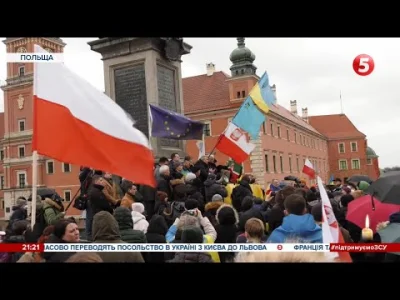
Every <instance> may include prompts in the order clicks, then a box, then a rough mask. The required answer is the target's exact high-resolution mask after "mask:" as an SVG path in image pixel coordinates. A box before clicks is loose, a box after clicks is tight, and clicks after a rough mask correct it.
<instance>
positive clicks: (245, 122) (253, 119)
mask: <svg viewBox="0 0 400 300" xmlns="http://www.w3.org/2000/svg"><path fill="white" fill-rule="evenodd" d="M264 121H265V115H264V114H263V113H262V112H261V111H260V110H259V109H258V107H257V105H255V104H254V102H253V100H252V99H251V97H250V96H248V97H247V98H246V100H245V101H244V102H243V104H242V106H241V107H240V109H239V111H238V113H237V114H236V116H235V117H234V118H233V120H232V123H233V124H235V125H236V126H238V127H240V128H241V129H243V130H244V131H247V132H248V133H249V134H250V135H251V136H252V137H253V138H254V139H257V138H258V134H259V132H260V128H261V125H262V123H263V122H264Z"/></svg>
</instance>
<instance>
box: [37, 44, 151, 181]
mask: <svg viewBox="0 0 400 300" xmlns="http://www.w3.org/2000/svg"><path fill="white" fill-rule="evenodd" d="M35 52H46V51H45V50H43V48H41V47H40V46H38V45H35ZM33 102H34V109H33V115H34V125H33V139H32V148H33V150H34V151H37V152H38V153H39V154H42V155H46V156H49V157H51V158H54V159H57V160H59V161H62V162H67V163H71V164H75V165H84V166H91V167H93V168H95V169H98V170H103V171H107V172H110V173H113V174H116V175H119V176H121V177H124V178H127V179H128V180H131V181H133V182H137V183H141V184H144V185H149V186H154V185H155V181H154V175H153V166H154V157H153V153H152V150H151V149H150V145H149V141H148V139H147V138H146V136H145V135H144V134H143V133H142V132H141V131H139V130H138V129H136V128H135V127H134V126H133V122H132V120H131V119H130V118H129V117H128V116H127V114H126V112H125V111H124V110H123V109H122V108H121V107H120V106H119V105H118V104H116V103H115V101H113V100H112V99H110V98H109V97H108V96H106V95H105V94H104V93H103V92H101V91H100V90H97V89H96V88H94V87H93V86H92V85H90V84H89V83H88V82H86V81H85V80H83V79H81V78H80V77H79V76H78V75H76V74H74V73H73V72H71V71H70V70H69V69H68V68H67V67H66V66H65V65H64V64H62V63H50V64H49V63H35V70H34V95H33Z"/></svg>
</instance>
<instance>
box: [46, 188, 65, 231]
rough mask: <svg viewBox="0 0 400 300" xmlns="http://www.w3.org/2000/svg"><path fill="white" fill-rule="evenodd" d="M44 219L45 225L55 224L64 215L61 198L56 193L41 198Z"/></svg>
mask: <svg viewBox="0 0 400 300" xmlns="http://www.w3.org/2000/svg"><path fill="white" fill-rule="evenodd" d="M43 212H44V219H45V222H46V224H47V225H55V224H56V223H57V222H58V221H59V220H61V219H63V218H64V216H65V212H64V205H63V203H62V199H61V197H60V196H58V195H53V197H52V198H51V199H50V198H46V199H44V200H43Z"/></svg>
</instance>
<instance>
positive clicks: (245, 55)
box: [229, 38, 256, 63]
mask: <svg viewBox="0 0 400 300" xmlns="http://www.w3.org/2000/svg"><path fill="white" fill-rule="evenodd" d="M237 40H238V44H237V45H238V47H237V48H236V49H235V50H233V51H232V53H231V55H230V57H229V59H230V60H231V62H232V63H239V62H243V61H247V62H250V63H253V61H254V60H255V59H256V56H255V54H254V53H253V52H251V50H250V49H249V48H247V47H246V46H245V43H244V38H237Z"/></svg>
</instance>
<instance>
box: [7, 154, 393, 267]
mask: <svg viewBox="0 0 400 300" xmlns="http://www.w3.org/2000/svg"><path fill="white" fill-rule="evenodd" d="M154 176H155V178H156V182H157V184H156V187H149V186H143V185H140V184H136V183H134V182H132V181H128V180H125V179H124V178H119V177H117V176H114V175H112V174H109V173H106V172H101V171H98V170H92V169H90V168H84V167H82V168H81V173H80V176H79V179H80V182H81V194H80V196H79V197H78V198H77V200H76V201H80V202H79V203H80V205H81V208H83V209H84V210H85V211H86V224H85V231H84V232H80V230H79V228H78V224H77V222H76V221H75V219H74V218H66V217H65V211H64V206H63V202H62V199H61V198H60V197H59V196H57V195H52V196H45V197H41V196H39V197H38V199H37V202H38V204H37V208H36V222H35V226H34V227H33V228H31V226H30V222H29V217H28V216H27V213H26V205H27V202H26V199H23V198H20V199H18V200H17V203H16V206H15V207H14V212H13V214H12V216H11V218H10V222H9V224H8V227H7V229H6V233H5V237H4V239H3V242H4V243H25V242H28V243H152V244H163V243H181V244H184V243H208V244H212V243H221V244H233V243H285V242H288V241H296V242H300V243H322V242H323V238H322V229H321V223H322V207H321V197H320V194H319V191H318V189H317V188H316V187H310V188H308V187H307V186H306V184H305V183H301V184H298V183H294V184H287V182H286V184H282V183H279V182H278V181H274V182H273V183H272V184H271V186H269V188H268V189H267V190H263V189H262V188H261V187H260V186H259V185H258V184H257V183H256V179H255V178H254V177H253V176H251V175H249V174H242V176H241V177H240V179H239V180H236V179H235V180H232V178H236V177H235V176H233V171H232V169H231V168H229V167H226V166H221V165H217V161H216V159H215V158H214V157H213V156H204V157H202V158H201V159H199V160H198V161H196V162H195V163H194V164H193V163H192V159H191V158H190V157H185V158H184V159H183V162H182V160H181V159H180V157H179V155H178V154H176V153H174V154H173V155H172V156H171V158H170V159H168V158H165V157H163V158H161V159H160V160H159V163H158V164H157V166H155V168H154ZM357 193H358V194H360V193H362V190H354V189H353V190H352V189H350V188H349V187H348V186H345V185H343V186H342V185H341V184H339V185H337V186H336V187H335V189H334V190H332V191H329V192H328V196H329V198H330V200H331V204H332V208H333V211H334V214H335V216H336V219H337V220H338V222H339V224H340V230H341V232H342V235H343V237H344V239H345V241H346V242H349V243H358V242H361V241H362V238H361V229H360V228H359V227H357V226H356V225H354V224H352V223H351V222H348V221H347V220H346V211H347V205H348V203H349V202H350V201H352V200H354V199H355V198H356V197H357V195H358V194H357ZM399 220H400V214H395V215H393V216H392V217H391V219H390V220H388V222H386V223H385V224H381V225H380V226H381V227H384V226H387V225H388V224H389V223H399ZM378 236H379V235H376V236H375V237H376V239H375V241H377V240H379V237H378ZM396 258H397V256H396V257H395V258H393V257H390V256H387V255H376V254H374V255H364V254H357V255H352V259H353V261H363V260H379V261H385V260H393V259H396ZM272 261H275V262H311V261H314V262H317V261H330V258H327V257H325V256H324V253H270V252H268V253H267V252H265V253H260V252H253V253H232V252H177V253H173V252H143V253H140V252H97V253H86V252H82V253H73V252H54V253H53V252H45V253H39V252H26V253H0V262H137V263H144V262H145V263H165V262H167V263H176V262H185V263H203V262H204V263H229V262H272Z"/></svg>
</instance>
